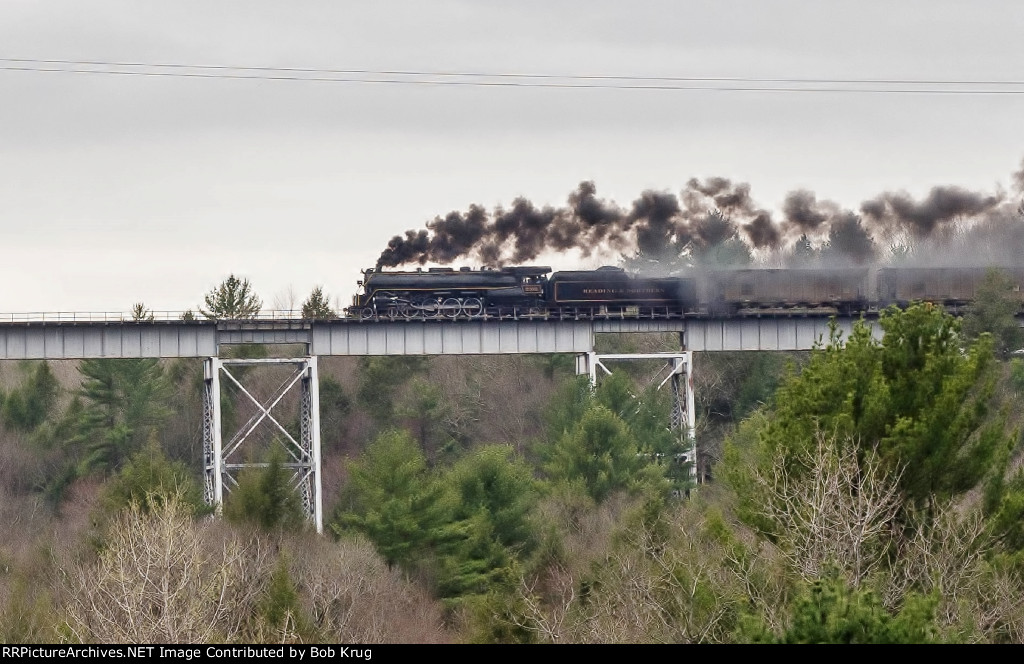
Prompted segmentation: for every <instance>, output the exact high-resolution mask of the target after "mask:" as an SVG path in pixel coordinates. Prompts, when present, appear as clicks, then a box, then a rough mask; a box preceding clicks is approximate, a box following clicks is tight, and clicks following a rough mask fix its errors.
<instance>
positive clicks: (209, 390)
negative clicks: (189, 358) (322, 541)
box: [203, 355, 323, 533]
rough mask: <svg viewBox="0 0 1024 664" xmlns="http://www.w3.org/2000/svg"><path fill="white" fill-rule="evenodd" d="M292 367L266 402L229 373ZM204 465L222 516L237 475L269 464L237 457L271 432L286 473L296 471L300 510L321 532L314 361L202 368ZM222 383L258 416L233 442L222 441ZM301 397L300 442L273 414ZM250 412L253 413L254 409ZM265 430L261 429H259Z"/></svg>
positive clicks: (218, 362)
mask: <svg viewBox="0 0 1024 664" xmlns="http://www.w3.org/2000/svg"><path fill="white" fill-rule="evenodd" d="M261 365H262V366H266V365H278V366H280V365H288V366H291V367H292V368H293V371H292V373H291V375H290V376H289V377H288V378H286V379H285V381H284V382H283V383H282V384H281V386H280V387H279V388H278V389H277V391H276V392H274V393H273V394H272V395H271V396H270V397H269V398H267V399H258V398H257V397H255V396H253V393H252V391H251V390H250V389H247V388H246V387H245V386H244V385H243V384H242V382H241V379H242V378H244V376H241V373H240V372H236V373H239V375H238V376H236V375H235V374H234V373H232V372H231V369H232V368H234V367H243V366H261ZM203 378H204V384H203V463H204V467H205V474H206V477H205V480H206V481H205V490H206V501H207V503H208V504H210V505H213V506H214V507H215V508H216V510H217V512H218V513H219V512H220V510H221V507H222V506H223V504H224V496H225V493H226V492H230V491H231V489H232V488H233V487H234V486H237V484H238V482H237V479H236V475H237V473H238V472H240V471H241V470H242V469H244V468H250V467H265V466H266V465H267V464H266V463H259V462H246V461H242V460H241V457H242V455H241V453H240V452H239V450H240V448H241V447H242V444H243V443H244V442H246V440H251V439H252V438H254V437H255V436H254V433H255V432H257V431H263V430H265V429H268V428H269V429H270V430H271V431H272V434H273V435H272V437H271V442H275V441H276V442H277V443H278V444H280V445H282V446H283V448H284V450H285V453H286V457H285V458H286V459H287V460H286V462H285V463H284V464H283V465H284V467H285V468H288V469H290V470H291V471H292V473H293V475H292V484H293V488H294V489H295V490H296V491H298V492H299V495H300V496H301V498H302V507H303V510H304V511H305V513H306V516H307V518H309V520H310V521H312V522H313V524H314V525H315V527H316V530H317V532H318V533H319V532H323V495H322V490H321V480H320V388H319V379H318V375H317V358H316V356H315V355H314V356H310V357H302V358H291V359H276V358H273V359H270V358H266V359H225V360H222V359H220V358H216V357H210V358H207V359H206V362H205V363H204V367H203ZM222 379H223V380H226V381H227V384H229V385H233V386H234V387H235V388H237V390H238V392H239V393H240V394H241V395H242V397H243V398H244V400H245V402H246V403H248V404H250V405H251V407H255V411H254V413H253V414H252V415H251V416H250V417H249V419H248V420H247V421H246V422H244V423H243V424H242V425H241V426H240V427H239V428H238V430H237V431H235V432H234V434H233V435H232V436H231V438H230V439H229V440H228V441H227V443H225V442H224V441H223V419H222V413H221V385H222ZM295 389H297V390H298V392H299V414H298V419H299V437H298V440H296V438H295V437H294V436H293V435H292V434H291V432H289V431H288V429H286V428H285V427H284V426H283V425H282V423H281V422H280V421H279V420H278V419H277V418H275V416H274V414H273V413H272V411H273V409H274V407H275V406H278V405H279V404H280V403H281V401H282V400H283V399H284V398H285V396H286V395H288V394H290V393H293V392H294V390H295ZM250 410H251V408H250ZM261 425H262V428H261Z"/></svg>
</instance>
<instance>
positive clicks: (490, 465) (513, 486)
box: [438, 445, 539, 597]
mask: <svg viewBox="0 0 1024 664" xmlns="http://www.w3.org/2000/svg"><path fill="white" fill-rule="evenodd" d="M440 481H441V483H442V484H443V485H444V486H445V488H446V489H447V491H448V492H449V494H450V495H449V502H450V504H452V505H453V506H454V508H453V510H452V513H451V523H452V527H451V529H450V530H451V532H452V533H453V534H454V533H457V534H458V535H459V537H457V538H453V539H452V540H451V541H450V542H449V543H447V545H446V546H444V547H442V551H441V553H442V555H441V559H440V569H441V574H440V577H441V578H440V579H439V581H438V592H439V594H441V595H442V596H444V597H465V596H470V595H480V594H484V593H487V592H491V591H494V590H495V587H496V586H498V587H500V586H501V585H506V586H510V585H511V584H513V583H515V582H517V581H518V575H517V574H516V572H515V567H516V560H517V559H518V558H519V557H520V556H522V555H523V554H525V553H528V552H530V551H531V550H532V549H533V547H534V546H535V545H536V544H537V533H536V531H535V526H534V524H533V523H532V521H531V515H532V512H533V509H534V507H535V506H536V504H537V500H538V497H539V495H538V493H537V488H536V484H535V481H534V479H533V473H532V471H531V469H530V467H529V466H527V465H526V463H525V462H523V461H522V460H521V459H517V458H515V457H514V456H513V451H512V448H510V447H507V446H503V445H492V446H487V447H484V448H481V449H478V450H476V451H474V452H473V453H472V454H470V455H469V456H467V457H465V458H463V459H462V460H461V461H459V462H458V463H456V464H455V466H453V467H452V469H451V470H450V471H449V472H448V473H446V474H445V476H444V477H443V478H442V479H441V480H440Z"/></svg>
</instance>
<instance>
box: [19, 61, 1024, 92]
mask: <svg viewBox="0 0 1024 664" xmlns="http://www.w3.org/2000/svg"><path fill="white" fill-rule="evenodd" d="M0 63H9V64H6V65H0V71H23V72H55V73H69V74H104V75H114V76H148V77H173V78H209V79H234V80H267V81H310V82H319V83H377V84H395V85H432V86H471V87H516V88H561V89H573V88H580V89H611V90H703V91H724V92H847V93H849V92H854V93H870V94H947V95H950V94H952V95H1005V94H1010V95H1019V94H1024V81H1006V80H941V79H883V78H846V79H844V78H755V77H703V76H699V77H698V76H635V75H631V76H624V75H572V74H525V73H505V72H498V73H487V72H471V71H418V70H373V69H317V68H299V67H256V66H239V65H195V64H184V63H143V62H114V61H97V60H41V59H27V58H0ZM15 63H19V64H15ZM124 68H128V69H124ZM452 79H463V80H452ZM865 86H874V87H865ZM878 86H890V87H878ZM891 86H904V87H891ZM906 86H915V87H906ZM925 86H927V87H925ZM938 86H960V87H938ZM965 86H966V87H965ZM981 86H987V87H981Z"/></svg>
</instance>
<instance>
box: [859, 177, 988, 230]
mask: <svg viewBox="0 0 1024 664" xmlns="http://www.w3.org/2000/svg"><path fill="white" fill-rule="evenodd" d="M1001 202H1002V197H1001V196H986V195H984V194H979V193H975V192H972V191H967V190H966V189H963V188H961V187H933V188H932V190H931V191H930V192H928V196H926V197H925V199H924V200H923V201H915V200H914V199H913V198H911V197H910V195H909V194H907V193H906V192H902V191H901V192H895V193H893V192H886V193H884V194H881V195H879V196H878V197H876V198H874V199H872V200H870V201H865V202H864V203H862V204H861V206H860V211H861V212H862V213H863V214H864V216H865V218H866V219H867V220H868V221H869V222H870V223H871V224H873V225H875V226H876V227H886V226H888V227H892V228H896V229H899V230H903V231H908V232H910V233H911V234H912V235H913V236H915V237H919V238H920V237H928V236H929V235H931V234H932V233H933V232H934V231H935V230H936V229H937V228H939V227H941V226H943V225H946V224H948V223H949V222H951V221H954V220H956V219H958V218H967V217H977V216H979V215H982V214H984V213H986V212H990V211H991V210H993V209H995V208H996V206H998V205H999V204H1000V203H1001Z"/></svg>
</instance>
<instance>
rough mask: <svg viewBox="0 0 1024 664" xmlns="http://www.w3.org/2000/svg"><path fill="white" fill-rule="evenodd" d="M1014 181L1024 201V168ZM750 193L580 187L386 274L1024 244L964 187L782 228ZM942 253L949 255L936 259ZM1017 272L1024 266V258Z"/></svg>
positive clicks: (474, 214)
mask: <svg viewBox="0 0 1024 664" xmlns="http://www.w3.org/2000/svg"><path fill="white" fill-rule="evenodd" d="M1012 178H1013V183H1014V187H1015V188H1016V189H1017V190H1018V191H1019V192H1020V193H1021V194H1024V162H1022V164H1021V169H1020V170H1019V171H1017V172H1015V173H1014V174H1013V175H1012ZM750 191H751V188H750V185H749V184H747V183H745V182H734V181H732V180H730V179H728V178H723V177H711V178H706V179H704V180H700V179H697V178H691V179H690V180H688V181H687V182H686V186H685V187H684V188H683V190H682V191H681V192H680V193H679V195H678V196H676V195H674V194H672V193H669V192H664V191H645V192H643V193H642V194H641V195H640V197H639V198H637V199H636V200H635V201H634V202H633V203H632V204H631V205H630V206H628V207H626V208H623V207H620V206H619V205H617V204H615V203H614V202H609V201H605V200H603V199H600V198H598V195H597V188H596V186H595V185H594V183H593V182H590V181H586V182H581V183H580V184H579V186H577V187H576V189H575V190H574V191H573V192H572V193H570V194H569V196H568V199H567V204H566V205H565V206H564V207H557V208H556V207H537V206H535V205H534V204H533V203H531V202H530V201H528V200H526V199H525V198H518V199H516V200H514V201H513V202H512V205H511V206H509V207H508V208H503V207H499V208H497V209H495V210H493V211H490V212H488V211H487V210H486V209H485V208H483V207H481V206H478V205H471V206H470V207H469V208H468V209H467V210H466V211H465V212H457V211H456V212H450V213H448V214H447V215H445V216H444V217H435V218H434V219H433V220H432V221H429V222H427V224H426V228H424V229H419V230H416V229H413V230H408V231H406V232H405V234H404V235H396V236H394V237H393V238H392V239H391V241H390V242H388V246H387V248H386V249H385V250H384V251H383V252H382V253H381V255H380V258H379V259H378V261H377V267H396V266H400V265H407V264H419V265H424V264H427V263H436V264H441V265H445V264H450V263H452V262H454V261H456V260H460V259H463V260H465V259H469V260H476V261H478V262H479V263H481V264H484V265H488V266H492V267H497V266H500V265H503V264H508V263H523V262H528V261H531V260H534V259H536V258H537V257H538V256H540V255H541V254H542V253H544V252H548V251H568V250H574V251H576V252H579V254H580V255H582V256H584V257H587V256H591V255H594V254H598V255H614V254H618V255H620V256H634V255H640V256H643V257H645V258H647V259H652V260H656V261H659V262H662V263H663V264H671V265H676V266H679V265H686V264H699V263H702V262H703V261H704V260H705V258H706V257H708V256H711V257H713V259H712V260H717V258H714V257H719V256H725V255H728V256H732V257H736V256H739V257H740V258H743V256H744V255H745V256H747V257H749V256H751V255H752V254H751V252H750V249H755V250H758V253H757V255H758V256H761V257H768V256H770V255H771V254H772V253H774V254H775V255H777V256H781V255H782V253H783V252H781V251H780V250H785V254H786V255H788V256H791V257H793V256H799V257H801V258H800V260H799V261H798V262H800V263H801V264H803V263H806V262H807V261H808V260H810V261H819V260H820V261H826V262H827V263H828V264H839V263H852V264H864V263H867V262H870V261H872V260H875V259H876V258H885V255H884V251H883V250H884V249H885V247H886V246H887V245H889V244H891V243H892V238H894V237H895V238H899V237H905V238H910V239H912V240H913V241H914V242H915V243H916V244H917V246H919V247H928V248H929V249H928V250H929V251H932V250H935V253H934V254H933V255H934V256H936V257H938V258H939V259H941V260H947V261H948V260H950V259H949V256H950V253H949V252H950V251H952V250H953V249H954V248H953V247H952V245H951V244H949V243H950V242H951V241H952V240H951V238H952V237H953V235H956V236H957V238H958V239H957V242H958V243H959V244H957V245H956V248H955V251H956V252H959V253H965V254H968V255H970V254H971V253H972V252H974V253H976V254H977V256H979V257H981V256H985V255H994V254H993V251H995V252H996V253H999V255H1003V254H1005V253H1006V251H1010V252H1011V253H1012V252H1014V251H1016V250H1017V249H1018V248H1019V247H1020V246H1021V245H1020V244H1019V243H1016V244H1013V245H1012V246H1010V247H1009V248H1008V249H1007V247H1006V245H1004V246H1003V247H1002V248H998V249H994V250H986V251H981V250H978V249H975V248H971V247H969V246H968V245H967V244H964V242H975V241H976V242H983V241H984V242H996V241H998V240H997V239H998V238H1004V239H1011V238H1012V239H1016V238H1020V237H1024V213H1021V214H1018V213H1017V212H1016V201H1014V202H1012V203H1007V201H1006V200H1005V197H1004V196H1003V195H1001V194H984V193H979V192H972V191H968V190H966V189H963V188H961V187H956V186H942V187H934V188H933V189H932V190H931V191H930V192H929V193H928V195H927V196H925V197H924V198H923V199H922V200H915V199H914V198H913V197H912V196H910V195H909V194H907V193H906V192H902V191H897V192H883V193H881V194H879V195H878V196H876V197H874V198H872V199H870V200H867V201H865V202H863V203H862V204H861V205H860V209H859V214H858V213H856V212H854V211H852V210H848V209H843V208H842V207H841V206H839V205H838V204H836V203H834V202H832V201H828V200H819V198H818V197H817V195H816V194H815V193H814V192H811V191H807V190H805V189H800V190H796V191H793V192H790V193H789V194H787V195H786V197H785V199H784V200H783V202H782V206H781V208H782V216H781V221H780V222H776V221H775V220H773V218H772V214H771V213H770V212H769V211H767V210H766V209H764V208H763V207H761V206H759V205H758V204H757V203H755V201H754V200H753V198H752V197H751V193H750ZM1011 208H1012V209H1011ZM959 221H964V222H966V224H965V225H963V226H961V225H960V224H957V223H956V222H959ZM950 229H955V230H956V231H957V232H956V233H950V232H948V231H950ZM964 229H966V230H964ZM942 243H945V245H944V247H945V248H944V249H941V250H939V249H936V247H938V246H939V245H940V244H942ZM744 246H745V247H747V249H744V250H743V251H737V249H742V248H743V247H744ZM723 249H727V251H722V250H723ZM942 252H946V253H945V254H943V253H942ZM1018 253H1024V252H1018ZM702 257H705V258H702ZM664 259H668V260H667V261H666V260H664ZM729 260H730V261H732V260H734V259H729ZM726 262H728V261H726ZM1014 262H1017V263H1024V256H1020V257H1017V258H1015V259H1014Z"/></svg>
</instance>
